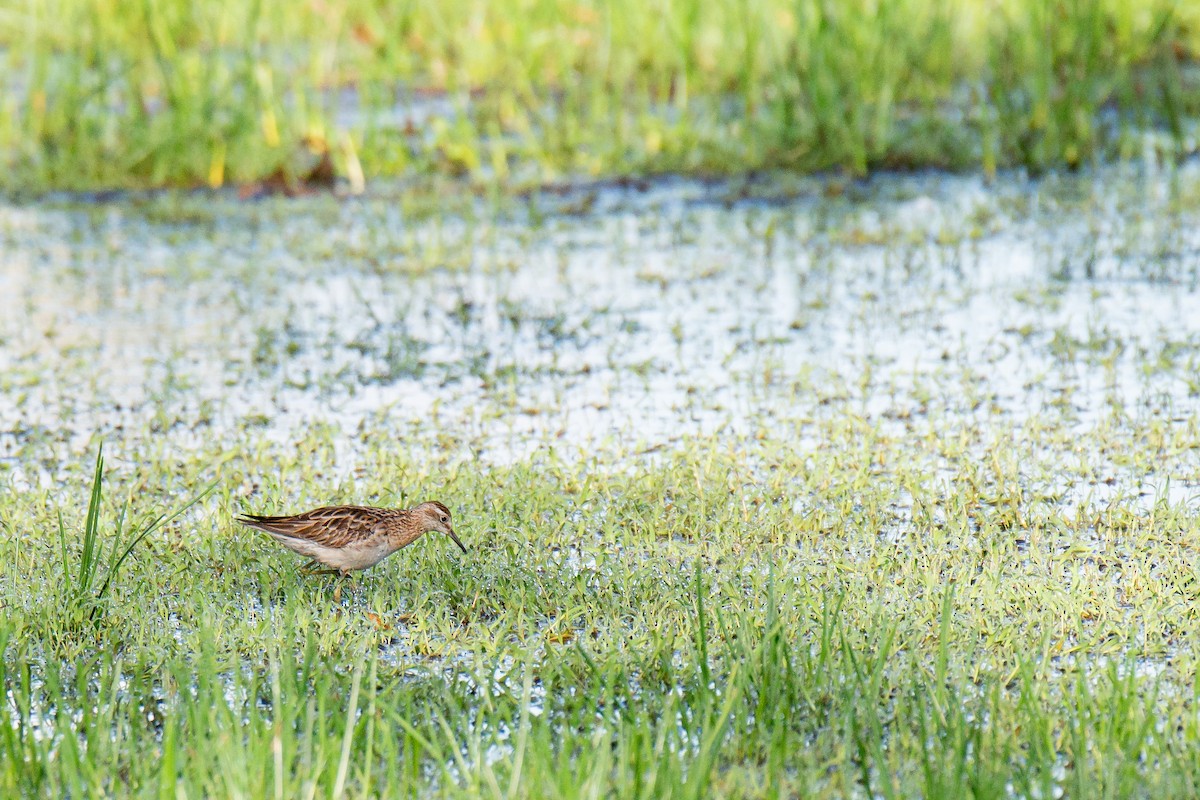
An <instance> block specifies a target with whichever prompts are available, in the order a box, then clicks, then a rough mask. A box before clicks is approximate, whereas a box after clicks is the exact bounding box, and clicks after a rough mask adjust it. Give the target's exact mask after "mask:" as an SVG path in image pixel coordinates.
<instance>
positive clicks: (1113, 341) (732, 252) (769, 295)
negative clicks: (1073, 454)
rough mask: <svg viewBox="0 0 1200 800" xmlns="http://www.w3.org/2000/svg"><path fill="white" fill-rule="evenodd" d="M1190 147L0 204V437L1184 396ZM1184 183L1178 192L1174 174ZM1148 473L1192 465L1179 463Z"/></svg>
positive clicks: (513, 438) (417, 449) (619, 438)
mask: <svg viewBox="0 0 1200 800" xmlns="http://www.w3.org/2000/svg"><path fill="white" fill-rule="evenodd" d="M1196 177H1197V168H1196V166H1195V165H1192V166H1189V167H1187V168H1184V169H1183V170H1181V171H1176V172H1173V173H1170V174H1165V175H1147V174H1144V173H1133V172H1131V171H1127V170H1116V169H1114V170H1107V171H1103V172H1100V173H1099V174H1097V175H1092V176H1087V177H1072V178H1048V179H1044V180H1042V181H1039V182H1032V181H1028V180H1025V179H1022V178H1019V177H1008V178H1005V179H1002V180H1000V181H999V182H997V183H995V184H992V185H985V184H984V183H983V182H982V181H980V180H979V179H976V178H964V177H950V176H923V177H884V178H878V179H875V180H872V181H870V182H867V183H862V184H857V183H852V184H848V185H843V184H838V183H830V182H818V181H811V180H785V179H779V180H776V181H758V182H751V183H737V184H734V183H703V182H694V181H683V180H665V181H661V182H658V183H654V184H652V185H650V186H649V187H648V188H646V187H643V188H637V187H621V186H612V185H603V186H595V187H587V186H582V187H575V188H571V189H568V190H566V191H563V192H557V193H546V194H542V195H538V196H536V197H534V198H531V199H530V200H528V201H524V202H517V203H514V204H512V205H510V206H508V207H506V208H504V209H501V210H496V209H494V208H491V207H488V206H486V205H485V204H483V203H480V204H479V205H478V206H477V207H476V208H475V210H474V211H473V212H472V213H471V214H469V215H467V216H462V215H458V216H445V217H434V218H430V217H429V216H422V215H412V214H406V213H405V212H404V210H403V208H402V204H400V203H398V202H397V192H398V191H399V190H398V189H396V188H395V187H392V188H390V189H388V188H384V189H381V190H377V192H376V193H375V194H370V193H369V194H368V195H367V196H365V197H360V198H354V199H339V198H334V197H329V196H316V197H307V198H296V199H266V200H253V201H242V200H238V199H237V198H236V197H234V196H233V195H230V194H218V195H207V194H204V195H188V196H178V195H152V196H148V197H130V198H126V199H124V200H117V201H113V202H105V203H103V204H93V203H85V202H77V201H69V200H67V201H64V200H62V199H50V200H47V201H44V202H41V203H33V204H25V205H11V204H10V205H4V206H0V375H2V376H3V378H2V379H0V380H3V382H4V387H3V388H4V390H3V391H2V392H0V459H2V461H0V463H3V464H4V465H5V467H6V468H7V470H9V471H11V473H12V476H11V477H12V479H13V482H14V485H15V486H16V487H17V488H20V487H21V486H23V485H29V484H32V483H38V482H40V483H43V484H45V483H49V482H51V481H53V480H54V479H55V474H54V473H55V466H54V464H53V463H45V464H40V465H36V464H31V463H29V462H28V461H27V460H20V459H18V458H17V457H16V456H17V454H18V453H19V452H20V451H21V448H22V446H23V443H24V442H27V441H30V440H33V439H37V440H49V441H51V442H55V443H59V444H65V445H66V451H67V452H62V451H61V450H60V451H59V454H60V455H61V456H62V458H63V459H64V460H69V458H68V457H69V456H75V455H81V454H83V453H84V451H85V450H86V449H87V447H88V445H89V442H90V441H92V437H93V436H94V435H95V434H97V433H101V434H103V435H104V438H105V439H106V440H108V441H110V442H111V441H112V440H114V439H116V440H119V441H124V442H125V444H124V445H123V446H124V447H126V448H127V449H128V448H133V449H135V450H136V448H137V447H139V446H142V441H143V440H144V439H145V438H146V432H147V431H149V432H150V433H151V434H152V435H153V437H154V438H155V439H157V440H159V441H160V442H166V443H167V444H168V446H173V447H181V448H186V447H189V446H191V445H194V444H195V443H196V442H198V441H200V440H205V441H211V440H213V439H215V440H217V441H228V442H229V443H230V445H231V446H232V445H234V444H235V443H236V442H238V441H240V440H242V439H243V438H244V437H246V436H247V435H251V436H260V435H261V436H267V437H270V438H272V439H275V440H278V441H284V442H286V441H289V440H291V439H294V438H298V437H299V436H301V435H302V433H301V432H302V431H304V430H306V429H307V428H308V427H309V426H312V425H316V424H322V425H330V426H333V427H334V429H335V430H337V431H340V432H341V433H342V434H344V436H343V437H339V439H340V440H341V441H343V442H344V444H342V445H339V446H340V447H343V448H344V450H343V451H342V452H340V453H339V455H338V461H339V464H338V467H339V468H340V469H342V470H344V471H345V472H346V473H347V474H349V472H350V470H352V468H353V466H354V461H355V455H354V447H353V438H352V436H350V434H353V433H356V432H361V433H363V434H366V435H371V436H381V437H392V438H394V439H395V440H396V441H402V442H404V446H405V448H407V449H408V450H409V452H410V453H411V454H412V455H413V456H415V457H416V458H418V459H422V458H425V457H427V456H429V455H431V454H433V453H439V454H446V453H449V454H450V455H451V457H452V459H453V460H461V461H464V462H466V461H474V460H481V461H482V462H483V463H485V464H486V463H505V462H510V461H513V460H517V459H522V458H525V457H527V456H529V455H530V454H531V453H533V452H535V451H538V450H543V449H545V448H550V447H552V448H554V450H555V451H556V453H557V454H558V455H559V456H560V457H565V458H572V457H575V456H577V455H579V454H582V453H587V452H589V451H593V450H596V449H602V450H608V451H616V452H653V451H655V450H658V449H661V448H669V447H671V446H673V445H675V444H678V443H680V442H681V441H683V440H685V439H686V438H687V437H691V436H697V435H704V436H709V435H721V436H729V437H731V439H737V438H740V437H748V436H754V435H763V434H777V435H781V436H784V437H791V438H794V439H795V440H796V441H797V442H798V443H799V444H800V445H801V446H803V445H805V444H806V443H807V444H811V443H812V436H813V435H814V434H813V433H812V430H813V427H812V424H811V423H812V422H813V421H814V420H818V419H821V418H824V417H828V416H829V415H832V414H845V413H848V412H851V411H852V412H853V413H855V414H858V415H861V416H862V417H864V418H866V419H868V420H871V421H874V422H876V423H878V424H880V425H882V426H885V427H887V426H892V427H894V428H896V429H897V430H904V429H906V427H910V426H912V425H913V424H914V420H915V419H919V418H921V417H923V416H926V415H931V414H937V415H941V416H945V415H949V416H950V417H952V418H958V419H961V420H963V421H964V423H966V422H970V421H975V422H980V421H988V420H992V421H994V420H996V419H1009V420H1014V421H1019V420H1021V419H1025V418H1028V417H1031V416H1035V415H1052V416H1053V419H1054V420H1056V421H1057V422H1058V424H1061V425H1065V426H1080V427H1087V426H1092V425H1095V424H1097V423H1098V421H1100V420H1101V419H1103V418H1105V417H1106V416H1107V415H1110V414H1112V413H1113V409H1114V408H1117V407H1120V408H1121V409H1122V413H1125V414H1127V415H1132V416H1140V415H1161V416H1163V417H1164V418H1177V417H1186V416H1190V415H1191V414H1192V411H1193V409H1194V405H1195V398H1196V395H1197V393H1200V371H1197V369H1196V366H1197V356H1196V355H1195V353H1196V352H1197V351H1196V344H1197V341H1198V338H1200V292H1198V291H1197V266H1198V264H1200V260H1197V258H1196V253H1197V252H1198V250H1200V233H1197V232H1198V231H1200V224H1197V223H1200V194H1198V193H1196V192H1195V191H1194V190H1192V189H1191V188H1190V187H1191V185H1193V184H1195V182H1196ZM1189 192H1190V193H1189ZM1172 490H1173V491H1177V492H1185V493H1186V492H1188V491H1190V488H1189V485H1188V482H1187V481H1186V480H1185V481H1184V482H1183V483H1182V484H1180V483H1176V484H1174V485H1173V487H1172Z"/></svg>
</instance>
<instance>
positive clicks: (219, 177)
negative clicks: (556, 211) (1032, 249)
mask: <svg viewBox="0 0 1200 800" xmlns="http://www.w3.org/2000/svg"><path fill="white" fill-rule="evenodd" d="M1197 31H1200V16H1198V15H1197V13H1196V9H1195V8H1194V7H1192V6H1189V5H1187V4H1180V3H1176V2H1172V1H1171V0H1154V1H1153V2H1149V3H1142V2H1135V0H1054V2H1043V1H1042V0H1019V2H1009V3H1002V4H995V3H990V2H985V0H889V2H875V1H874V0H853V2H842V3H831V2H826V0H703V1H702V0H669V1H668V2H665V3H654V4H646V3H640V2H636V0H620V1H619V2H610V3H601V4H596V3H591V2H574V1H573V0H572V1H571V2H566V1H565V0H546V1H544V2H527V1H526V0H506V1H505V2H500V3H480V2H476V0H452V1H451V2H439V3H425V4H421V3H419V4H409V3H384V4H381V3H376V2H368V1H367V0H336V1H335V2H322V3H308V4H296V3H293V2H282V1H281V0H262V1H261V2H256V3H236V2H225V1H224V0H207V1H206V2H202V3H187V2H181V0H154V2H143V3H118V2H80V0H23V1H22V2H20V3H18V4H16V5H15V6H12V7H11V8H9V9H7V10H6V11H5V12H4V13H3V14H0V76H2V77H0V97H2V98H3V102H2V104H0V163H3V164H4V165H5V166H6V169H5V170H4V174H5V177H4V178H3V181H4V183H5V184H6V185H7V186H8V187H9V188H23V187H24V188H27V187H40V188H45V187H67V188H79V187H97V186H99V187H109V186H158V185H164V184H170V185H187V186H191V185H212V186H218V185H222V184H224V183H229V182H233V183H239V182H246V181H254V180H259V179H264V178H268V177H272V176H273V179H274V180H281V181H283V182H284V183H288V184H291V185H292V186H293V187H295V186H298V185H299V184H300V183H302V182H303V181H304V180H305V178H306V177H309V176H325V175H326V174H327V170H328V168H329V167H334V168H335V169H336V171H337V172H338V173H339V174H340V175H342V176H344V177H345V178H347V179H348V180H349V182H350V184H351V185H352V186H359V185H361V183H362V181H363V180H364V179H366V178H373V177H377V176H394V175H415V174H430V173H433V174H448V175H462V174H467V175H470V176H472V177H473V178H474V179H476V180H480V181H485V182H489V183H496V184H500V185H513V184H516V185H518V186H519V185H523V184H527V183H529V182H531V181H532V182H540V181H546V180H557V179H559V178H561V177H564V176H576V175H583V176H596V175H623V174H629V173H636V172H645V171H653V172H660V171H678V172H685V173H711V172H722V173H738V172H745V171H747V170H756V169H764V168H765V169H770V168H781V167H782V168H789V169H799V170H806V171H808V170H823V169H829V168H840V169H844V170H846V171H848V172H850V173H852V174H862V173H865V172H867V171H869V170H871V169H875V168H878V167H888V168H897V167H900V168H905V167H920V166H937V167H982V168H983V169H985V170H987V171H993V170H995V169H996V168H998V167H1001V166H1005V165H1013V164H1015V165H1021V166H1026V167H1030V168H1033V169H1035V170H1040V169H1045V168H1048V167H1054V166H1059V165H1068V166H1076V165H1079V164H1085V163H1089V162H1092V161H1094V160H1096V159H1099V158H1103V157H1106V156H1113V155H1117V156H1122V157H1131V156H1140V155H1142V154H1143V153H1144V152H1145V151H1146V149H1147V147H1146V145H1147V140H1146V138H1145V137H1143V136H1142V135H1141V133H1142V132H1144V131H1146V130H1156V131H1161V132H1162V133H1164V134H1165V136H1164V137H1162V139H1161V141H1158V142H1155V140H1154V139H1153V138H1152V139H1151V140H1150V149H1152V150H1158V151H1159V152H1161V153H1162V154H1163V155H1165V156H1167V157H1174V156H1177V155H1180V154H1186V153H1187V152H1190V151H1191V150H1192V149H1193V147H1194V130H1193V121H1194V119H1195V117H1196V114H1197V110H1198V109H1200V83H1198V82H1197V81H1196V80H1195V77H1194V75H1193V73H1194V68H1193V66H1192V62H1193V60H1194V57H1195V54H1196V53H1197V51H1198V49H1200V42H1198V40H1197ZM327 159H328V162H326V160H327Z"/></svg>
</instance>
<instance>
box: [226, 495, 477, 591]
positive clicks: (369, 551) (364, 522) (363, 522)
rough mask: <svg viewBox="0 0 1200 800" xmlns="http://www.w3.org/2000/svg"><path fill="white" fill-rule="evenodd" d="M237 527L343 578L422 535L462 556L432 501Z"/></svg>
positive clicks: (326, 511) (252, 521) (250, 518)
mask: <svg viewBox="0 0 1200 800" xmlns="http://www.w3.org/2000/svg"><path fill="white" fill-rule="evenodd" d="M238 522H240V523H242V524H243V525H246V526H248V527H251V528H255V529H257V530H260V531H263V532H265V533H269V534H270V535H271V537H272V538H274V539H275V541H277V542H279V543H280V544H282V545H283V546H284V547H286V548H288V549H289V550H293V551H295V552H297V553H299V554H300V555H302V556H308V557H309V558H311V559H312V560H313V563H312V565H311V567H312V568H313V569H315V568H316V566H317V565H318V564H323V565H325V566H326V567H329V568H330V569H327V570H321V572H325V573H339V574H341V575H347V574H349V573H350V572H352V571H353V570H356V569H366V568H367V567H373V566H375V565H376V564H378V563H379V562H380V561H383V560H384V559H385V558H387V557H388V556H390V555H391V554H392V553H394V552H396V551H397V550H399V549H400V548H402V547H406V546H408V545H410V544H412V543H413V542H414V541H416V540H417V539H419V538H420V537H421V536H422V535H424V534H426V533H430V532H432V531H441V532H442V533H444V534H446V535H447V536H449V537H450V538H451V539H453V540H454V543H455V544H456V545H458V546H459V547H461V548H462V551H463V552H464V553H465V552H467V548H466V547H465V546H464V545H463V543H462V542H461V541H459V539H458V536H456V535H455V534H454V527H453V526H452V525H451V524H450V509H448V508H446V507H445V506H444V505H442V504H441V503H438V502H436V501H434V502H429V503H421V504H420V505H418V506H413V507H412V508H368V507H366V506H326V507H325V508H315V509H313V510H312V511H305V512H304V513H303V514H295V515H293V516H286V517H263V516H259V515H257V514H246V515H245V516H241V517H238Z"/></svg>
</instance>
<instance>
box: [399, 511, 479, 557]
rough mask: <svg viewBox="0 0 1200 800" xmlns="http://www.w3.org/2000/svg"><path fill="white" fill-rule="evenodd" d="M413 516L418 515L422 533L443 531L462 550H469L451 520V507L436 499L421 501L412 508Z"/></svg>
mask: <svg viewBox="0 0 1200 800" xmlns="http://www.w3.org/2000/svg"><path fill="white" fill-rule="evenodd" d="M412 513H413V516H415V517H416V519H417V523H418V524H419V525H420V526H421V533H433V532H435V531H438V532H441V533H444V534H446V535H447V536H449V537H450V538H451V539H453V540H454V543H455V544H456V545H458V546H459V547H460V548H462V551H463V552H464V553H465V552H467V548H466V545H464V544H463V543H462V542H461V541H459V539H458V536H457V535H456V534H455V533H454V525H453V524H452V523H451V521H450V509H448V508H446V507H445V506H444V505H442V504H441V503H439V502H437V501H436V500H434V501H431V502H428V503H421V505H419V506H416V507H415V508H413V510H412Z"/></svg>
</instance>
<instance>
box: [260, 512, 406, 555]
mask: <svg viewBox="0 0 1200 800" xmlns="http://www.w3.org/2000/svg"><path fill="white" fill-rule="evenodd" d="M393 513H394V512H389V511H387V510H385V509H380V508H366V507H364V506H327V507H325V508H314V509H313V510H312V511H305V512H304V513H303V514H296V515H294V516H286V517H264V516H259V515H257V514H246V515H245V516H241V517H238V522H240V523H242V524H243V525H248V526H249V527H251V528H257V529H258V530H260V531H265V532H267V533H272V534H275V535H277V536H286V537H288V538H291V539H303V540H305V541H309V542H315V543H316V544H319V545H322V546H324V547H345V546H347V545H349V544H353V543H354V542H358V541H361V540H363V539H366V538H367V537H369V536H371V535H372V534H374V533H375V532H376V531H377V530H378V529H379V528H380V527H381V526H382V525H384V524H385V523H386V522H387V519H388V517H389V516H390V515H392V514H393Z"/></svg>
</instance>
